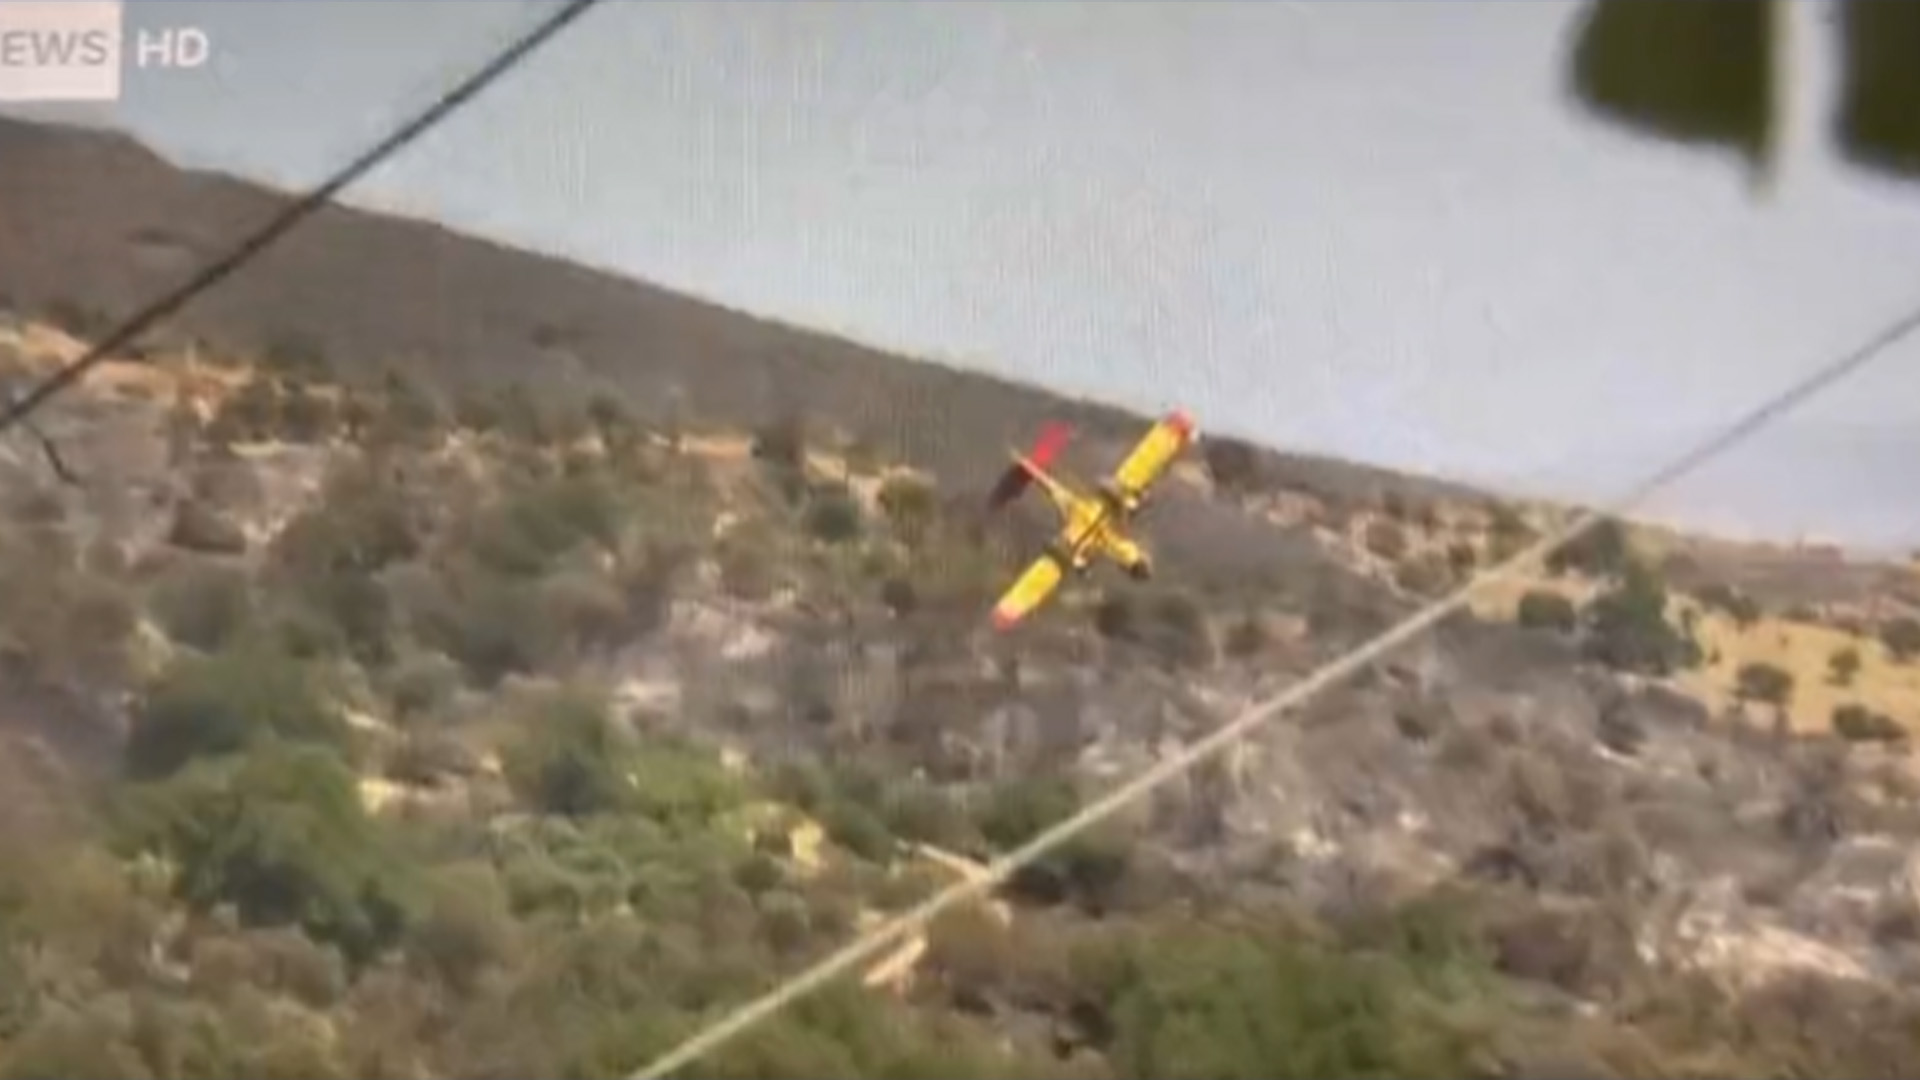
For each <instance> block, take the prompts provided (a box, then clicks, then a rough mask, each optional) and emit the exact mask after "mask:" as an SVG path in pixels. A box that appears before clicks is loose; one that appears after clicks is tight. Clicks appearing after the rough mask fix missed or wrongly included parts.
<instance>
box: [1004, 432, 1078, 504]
mask: <svg viewBox="0 0 1920 1080" xmlns="http://www.w3.org/2000/svg"><path fill="white" fill-rule="evenodd" d="M1072 439H1073V427H1072V425H1070V424H1066V423H1062V422H1060V421H1058V420H1056V421H1053V422H1052V423H1049V424H1047V425H1046V426H1045V427H1043V428H1041V429H1040V434H1039V435H1038V436H1036V437H1035V438H1034V440H1033V445H1032V446H1031V447H1029V448H1028V449H1027V454H1026V457H1027V460H1028V461H1031V462H1033V464H1034V465H1035V466H1036V467H1038V468H1042V469H1044V468H1046V467H1047V466H1048V465H1050V464H1052V463H1053V459H1054V458H1057V457H1059V456H1060V451H1061V450H1062V449H1064V448H1065V447H1066V445H1067V443H1068V442H1069V441H1071V440H1072ZM1032 482H1033V474H1031V473H1029V472H1028V471H1027V468H1026V466H1025V465H1022V464H1021V463H1020V462H1017V461H1016V462H1014V463H1013V464H1012V465H1009V466H1008V467H1007V471H1006V472H1003V473H1001V474H1000V479H999V480H998V481H997V482H995V483H994V485H993V491H992V492H991V493H990V494H988V496H987V508H988V509H990V510H998V509H1000V508H1001V507H1003V506H1005V505H1007V504H1008V503H1010V502H1012V501H1013V500H1015V499H1017V498H1019V497H1020V493H1021V492H1023V491H1025V490H1027V485H1028V484H1031V483H1032Z"/></svg>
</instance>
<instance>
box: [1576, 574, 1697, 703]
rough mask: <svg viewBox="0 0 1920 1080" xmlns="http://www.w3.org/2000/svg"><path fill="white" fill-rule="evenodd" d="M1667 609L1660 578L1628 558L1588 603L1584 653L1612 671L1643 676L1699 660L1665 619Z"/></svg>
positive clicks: (1692, 649)
mask: <svg viewBox="0 0 1920 1080" xmlns="http://www.w3.org/2000/svg"><path fill="white" fill-rule="evenodd" d="M1666 607H1667V590H1666V587H1665V586H1664V585H1662V584H1661V582H1660V579H1659V578H1658V577H1656V576H1655V575H1654V573H1653V571H1651V570H1650V569H1648V568H1647V567H1645V566H1643V565H1641V564H1639V563H1637V562H1631V561H1630V562H1629V563H1628V564H1627V566H1626V568H1625V570H1624V572H1623V574H1622V577H1621V580H1620V582H1619V583H1618V584H1617V585H1615V586H1614V587H1613V588H1612V589H1609V590H1608V591H1606V592H1604V593H1601V594H1600V595H1598V596H1596V597H1594V598H1593V600H1592V602H1591V603H1589V604H1588V605H1587V610H1586V612H1585V616H1586V618H1585V621H1586V624H1587V639H1586V649H1587V653H1588V655H1589V656H1591V657H1592V658H1593V659H1595V660H1597V661H1599V662H1600V663H1603V664H1605V665H1607V666H1608V667H1611V668H1614V669H1616V670H1619V671H1631V672H1638V673H1641V674H1648V675H1669V674H1672V673H1673V672H1674V671H1675V670H1677V669H1679V668H1682V667H1687V666H1691V665H1693V664H1696V663H1698V662H1699V655H1698V653H1699V649H1698V647H1697V646H1696V645H1694V643H1693V642H1691V641H1689V640H1688V639H1687V638H1686V637H1685V636H1684V635H1683V634H1681V633H1680V632H1679V631H1678V630H1677V629H1675V628H1674V626H1673V625H1672V624H1671V623H1669V622H1667V618H1666Z"/></svg>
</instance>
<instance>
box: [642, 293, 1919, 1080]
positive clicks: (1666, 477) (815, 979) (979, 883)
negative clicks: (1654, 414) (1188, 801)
mask: <svg viewBox="0 0 1920 1080" xmlns="http://www.w3.org/2000/svg"><path fill="white" fill-rule="evenodd" d="M1916 330H1920V308H1916V309H1915V310H1913V311H1910V312H1909V313H1907V314H1906V315H1904V316H1902V317H1901V318H1899V319H1896V320H1894V321H1893V322H1892V323H1890V324H1888V325H1887V326H1886V327H1885V328H1884V329H1882V330H1881V331H1880V332H1879V333H1877V334H1875V335H1873V336H1872V337H1871V338H1869V339H1867V340H1866V341H1865V342H1863V343H1862V344H1860V345H1858V346H1856V347H1855V348H1854V349H1852V350H1850V351H1849V352H1847V353H1846V354H1845V355H1843V356H1841V357H1840V358H1838V359H1837V360H1835V361H1833V362H1832V363H1829V364H1827V365H1825V366H1823V367H1821V368H1820V369H1818V370H1816V371H1814V372H1813V373H1812V374H1810V375H1808V376H1806V377H1805V378H1802V379H1801V380H1799V381H1798V382H1796V383H1794V384H1792V385H1791V386H1788V387H1787V388H1786V389H1784V390H1782V391H1780V392H1779V393H1778V394H1776V395H1774V396H1773V397H1772V398H1770V399H1768V400H1766V401H1765V402H1763V403H1761V404H1760V405H1758V406H1756V407H1755V408H1753V409H1751V410H1749V411H1748V412H1747V413H1745V414H1743V415H1742V416H1741V417H1740V418H1739V419H1738V420H1735V421H1734V422H1732V423H1731V424H1729V425H1727V426H1726V427H1725V428H1724V429H1722V430H1721V431H1720V432H1719V433H1718V434H1715V435H1713V436H1712V437H1711V438H1708V439H1706V440H1705V441H1703V442H1701V443H1700V444H1699V445H1698V446H1696V447H1694V448H1693V449H1692V450H1689V451H1688V452H1686V453H1685V454H1683V455H1681V456H1680V457H1679V458H1677V459H1676V460H1674V461H1673V462H1672V463H1671V464H1669V465H1667V466H1665V467H1664V468H1661V469H1659V470H1658V471H1656V472H1654V473H1653V474H1652V475H1651V476H1649V477H1647V478H1646V479H1645V480H1642V481H1641V482H1640V483H1639V484H1637V485H1635V486H1634V487H1633V488H1631V489H1629V490H1628V491H1627V493H1626V494H1624V495H1622V496H1621V497H1619V498H1618V499H1616V500H1614V502H1613V503H1612V504H1611V505H1609V506H1607V507H1605V508H1604V509H1600V510H1587V511H1583V512H1581V513H1580V514H1578V515H1576V516H1575V517H1574V519H1573V520H1572V521H1570V522H1568V523H1567V524H1566V525H1564V526H1562V527H1561V528H1560V529H1559V530H1558V531H1556V532H1553V533H1549V534H1548V535H1547V536H1546V537H1545V538H1544V539H1541V540H1539V541H1536V542H1535V543H1534V544H1532V545H1531V546H1529V547H1528V548H1526V549H1525V550H1523V551H1521V552H1520V553H1519V554H1517V555H1514V556H1513V557H1511V558H1509V559H1507V560H1506V561H1504V562H1502V563H1500V564H1498V565H1496V566H1494V567H1492V568H1490V569H1488V570H1484V571H1482V572H1481V573H1479V574H1477V575H1475V576H1474V577H1473V578H1472V579H1470V580H1469V581H1468V582H1467V583H1466V584H1464V585H1462V586H1461V587H1460V588H1458V589H1456V590H1454V591H1453V592H1451V593H1449V594H1448V595H1446V596H1444V597H1442V598H1440V599H1438V600H1435V601H1434V602H1433V603H1431V604H1429V605H1427V606H1426V607H1424V608H1422V609H1420V610H1419V611H1416V612H1415V613H1413V614H1412V615H1410V616H1408V617H1407V618H1406V619H1405V620H1404V621H1402V622H1400V623H1399V624H1397V625H1395V626H1393V627H1392V628H1390V629H1388V630H1387V631H1385V632H1384V633H1382V634H1380V635H1379V636H1378V637H1375V638H1373V639H1372V640H1370V641H1368V642H1366V643H1364V644H1362V645H1360V646H1358V647H1356V648H1355V649H1353V650H1352V651H1351V652H1348V653H1346V654H1345V655H1343V656H1340V657H1338V658H1336V659H1334V660H1332V661H1330V662H1328V663H1327V664H1326V665H1324V666H1322V667H1320V668H1318V669H1316V670H1315V671H1313V672H1312V673H1310V674H1308V675H1307V676H1306V677H1305V678H1303V679H1301V680H1300V681H1299V682H1296V683H1293V684H1291V685H1290V686H1288V687H1287V688H1286V689H1285V690H1283V691H1281V692H1280V693H1279V694H1277V695H1275V696H1274V697H1272V698H1269V699H1268V700H1266V701H1264V702H1261V703H1259V704H1256V705H1253V706H1250V707H1249V708H1248V709H1247V710H1246V711H1245V712H1242V713H1241V714H1240V715H1239V716H1237V717H1235V718H1234V719H1233V720H1231V721H1228V722H1227V723H1225V724H1223V725H1221V726H1220V727H1218V728H1216V729H1214V730H1213V731H1212V732H1210V733H1208V734H1207V735H1205V736H1202V737H1201V738H1199V739H1196V740H1194V741H1193V742H1191V743H1188V744H1187V745H1186V746H1184V747H1182V748H1181V749H1180V751H1179V752H1178V753H1176V754H1174V755H1172V756H1170V757H1168V758H1166V759H1165V760H1163V761H1161V762H1159V763H1158V764H1155V765H1154V766H1152V767H1151V768H1148V769H1146V770H1145V771H1143V772H1141V773H1140V774H1139V775H1138V776H1136V777H1134V778H1133V779H1132V780H1129V781H1127V782H1126V783H1124V784H1121V785H1120V786H1118V787H1116V788H1114V789H1113V790H1112V791H1110V792H1108V793H1107V794H1106V795H1103V796H1101V797H1100V798H1099V799H1098V800H1096V801H1095V802H1092V803H1089V804H1088V805H1087V806H1085V807H1084V808H1082V809H1081V810H1080V812H1079V813H1077V814H1074V815H1073V816H1072V817H1070V818H1067V819H1066V820H1065V821H1062V822H1060V823H1058V824H1056V825H1054V826H1053V827H1051V828H1049V829H1047V830H1046V831H1044V832H1042V833H1041V834H1040V835H1038V836H1036V837H1034V838H1033V839H1032V840H1029V841H1027V842H1026V843H1025V844H1023V845H1021V846H1020V847H1018V848H1016V849H1014V850H1013V851H1011V852H1009V853H1007V854H1005V855H1002V856H1000V857H999V858H997V859H995V860H994V861H993V862H992V863H990V864H988V866H987V868H986V872H985V873H982V874H979V875H977V876H974V877H970V878H967V879H965V880H962V881H959V882H957V883H955V884H953V885H950V886H948V887H947V888H945V889H943V890H941V891H940V892H938V893H936V894H934V895H933V896H932V897H930V898H928V899H927V900H925V901H923V902H921V903H920V904H918V905H917V906H915V907H913V908H912V909H910V910H908V911H906V912H904V913H902V914H900V915H897V916H895V917H894V918H892V919H889V920H887V921H886V922H883V923H881V924H879V925H878V926H875V927H874V928H873V929H872V930H869V931H868V932H867V933H865V934H863V935H861V936H860V937H859V938H856V939H855V940H854V941H852V942H850V943H848V944H847V945H845V946H844V947H842V948H841V949H839V950H838V951H836V952H834V953H832V954H830V955H829V956H827V957H826V958H825V959H823V960H821V961H820V962H818V963H816V964H814V965H813V966H812V967H809V968H807V969H806V970H805V971H802V972H800V973H799V974H798V975H795V976H794V977H793V978H791V979H788V980H786V981H784V982H782V983H781V984H780V985H778V986H776V987H774V988H773V989H772V990H769V991H768V992H767V993H765V994H763V995H761V996H760V997H758V998H755V999H753V1000H751V1001H748V1002H746V1003H744V1004H742V1005H740V1006H738V1007H737V1008H735V1009H734V1010H732V1011H730V1012H728V1013H726V1014H724V1015H723V1016H722V1017H721V1018H720V1019H719V1020H718V1021H716V1022H715V1023H713V1024H711V1025H709V1026H708V1027H706V1028H703V1029H701V1030H700V1031H699V1032H697V1033H695V1034H694V1035H693V1036H691V1037H689V1038H688V1039H686V1040H685V1041H684V1042H682V1043H680V1044H679V1045H678V1046H676V1047H674V1048H673V1049H672V1050H669V1051H668V1052H667V1053H665V1054H663V1055H661V1056H660V1057H658V1058H656V1059H655V1060H654V1061H653V1062H651V1063H650V1064H648V1065H646V1066H645V1067H643V1068H641V1069H640V1070H639V1071H638V1072H635V1073H634V1074H633V1075H632V1077H631V1080H659V1078H663V1077H666V1076H668V1075H670V1074H672V1073H673V1072H674V1071H675V1070H677V1069H680V1068H682V1067H684V1066H686V1065H689V1064H692V1063H693V1062H695V1061H697V1060H699V1059H700V1058H702V1057H704V1056H706V1055H707V1054H708V1053H710V1052H712V1051H713V1050H715V1049H717V1048H719V1047H720V1046H722V1045H724V1044H726V1043H728V1042H731V1041H732V1040H733V1039H735V1038H737V1037H738V1036H740V1035H741V1034H743V1033H744V1032H746V1031H747V1030H748V1029H750V1028H752V1027H754V1026H756V1025H758V1024H760V1023H761V1022H763V1021H765V1020H767V1019H768V1018H769V1017H771V1016H773V1015H774V1014H775V1013H777V1012H779V1011H780V1010H781V1009H783V1008H785V1007H786V1006H788V1005H790V1004H792V1003H793V1002H795V1001H797V1000H799V999H800V998H802V997H804V996H806V995H807V994H810V993H812V992H813V991H815V990H818V989H819V988H820V987H821V986H823V985H825V984H826V983H827V982H828V981H829V980H831V979H833V978H835V977H836V976H838V975H840V974H842V973H844V972H846V971H847V970H848V969H850V968H852V967H853V966H854V965H856V964H858V963H860V962H861V961H863V960H866V959H868V958H870V957H871V956H873V955H874V954H875V953H877V952H879V951H880V950H881V949H884V948H886V947H888V946H890V945H892V944H893V943H894V942H896V941H898V940H900V939H902V938H904V937H906V936H907V935H908V934H911V933H913V932H915V931H916V930H918V929H919V928H921V927H923V926H925V925H926V924H927V923H928V922H929V921H931V920H932V919H934V918H935V917H936V916H938V915H940V914H941V913H943V912H945V911H947V910H948V909H949V908H952V907H953V906H955V905H956V904H959V903H961V902H963V901H966V900H969V899H972V898H973V897H976V896H979V895H981V894H983V893H986V892H987V891H989V890H991V889H992V888H994V887H995V886H996V885H998V884H1000V883H1002V882H1004V881H1006V880H1007V879H1008V878H1009V877H1011V876H1012V875H1013V874H1014V873H1015V872H1017V871H1019V870H1020V869H1022V868H1024V867H1026V866H1028V865H1030V864H1032V863H1033V862H1034V861H1035V860H1037V859H1039V858H1041V857H1042V856H1045V855H1047V854H1049V853H1051V852H1052V851H1053V850H1054V849H1056V848H1058V847H1059V846H1060V845H1062V844H1064V843H1066V842H1067V841H1069V840H1072V839H1074V838H1075V837H1077V836H1079V835H1080V834H1081V833H1083V832H1085V831H1086V830H1087V829H1089V828H1092V827H1093V826H1095V825H1098V824H1099V823H1101V822H1102V821H1104V820H1106V819H1107V818H1109V817H1111V816H1113V814H1115V813H1116V812H1118V811H1120V810H1121V809H1123V808H1125V807H1126V806H1128V805H1129V804H1131V803H1133V802H1134V801H1136V800H1138V799H1140V798H1141V797H1143V796H1145V795H1148V794H1151V793H1152V792H1153V791H1154V790H1155V789H1157V788H1159V787H1160V786H1161V785H1163V784H1166V783H1167V782H1168V781H1171V780H1174V779H1177V778H1179V777H1180V776H1181V775H1182V774H1184V773H1186V772H1187V771H1188V770H1190V769H1192V768H1193V767H1194V766H1195V765H1197V764H1199V763H1200V762H1202V761H1204V760H1205V759H1207V758H1209V757H1211V756H1213V755H1214V754H1216V753H1219V752H1220V751H1221V750H1223V749H1225V748H1226V747H1228V746H1229V745H1231V744H1233V743H1234V742H1236V741H1238V740H1239V739H1240V738H1242V737H1243V736H1245V735H1247V734H1248V733H1250V732H1251V731H1253V729H1254V728H1256V727H1259V726H1260V725H1262V724H1264V723H1266V722H1267V721H1269V720H1271V719H1273V718H1274V717H1276V716H1278V715H1280V714H1281V713H1283V712H1285V711H1287V710H1289V709H1292V708H1296V707H1298V706H1299V705H1301V704H1303V703H1304V702H1306V701H1308V700H1309V699H1311V698H1313V697H1315V696H1316V695H1318V694H1319V693H1320V692H1321V691H1323V690H1326V689H1328V688H1329V687H1332V686H1335V685H1337V684H1338V683H1340V682H1342V681H1343V680H1345V679H1347V678H1350V677H1352V676H1353V675H1354V674H1356V673H1358V672H1359V671H1361V670H1362V669H1363V668H1365V667H1367V666H1368V665H1370V664H1372V663H1373V662H1375V661H1376V660H1378V659H1380V658H1381V657H1382V656H1385V655H1387V654H1389V653H1391V652H1393V651H1394V650H1396V649H1398V648H1400V647H1401V646H1403V645H1405V644H1407V643H1408V642H1409V641H1412V640H1413V639H1414V638H1416V637H1418V636H1419V635H1421V634H1422V633H1424V632H1426V631H1427V630H1428V629H1429V628H1431V627H1433V626H1434V625H1435V624H1436V623H1439V622H1440V621H1441V620H1443V619H1445V618H1447V617H1448V616H1449V615H1452V614H1453V613H1455V612H1456V611H1459V610H1460V609H1462V608H1463V607H1465V606H1466V603H1467V600H1468V599H1469V598H1471V597H1472V596H1473V595H1474V594H1475V593H1476V592H1478V591H1479V590H1480V589H1481V588H1483V587H1484V586H1486V585H1487V584H1489V583H1490V582H1492V581H1495V580H1497V579H1500V578H1503V577H1506V576H1507V575H1509V574H1512V573H1513V572H1514V571H1516V570H1519V569H1521V568H1522V567H1525V566H1529V565H1531V564H1533V563H1535V562H1537V561H1539V560H1543V559H1545V558H1546V557H1547V556H1548V555H1550V554H1552V553H1553V552H1554V551H1556V550H1558V549H1559V548H1560V547H1561V546H1563V545H1565V544H1567V543H1569V542H1571V541H1573V540H1575V539H1578V538H1579V537H1580V536H1582V535H1584V534H1585V533H1586V532H1587V530H1589V529H1591V528H1593V527H1594V526H1595V525H1598V524H1599V523H1600V522H1601V521H1603V520H1605V519H1606V518H1608V517H1610V516H1615V515H1623V514H1625V513H1626V512H1627V511H1629V510H1631V509H1633V508H1634V507H1636V506H1638V505H1639V504H1640V503H1642V502H1644V501H1645V500H1646V499H1647V498H1648V497H1649V496H1651V495H1652V494H1654V493H1655V492H1656V491H1659V490H1660V489H1662V488H1664V487H1666V486H1667V485H1669V484H1671V483H1673V482H1674V481H1675V480H1678V479H1679V478H1681V477H1682V476H1685V475H1687V474H1688V473H1691V472H1693V471H1694V470H1695V469H1698V468H1699V467H1700V466H1702V465H1704V464H1706V463H1707V462H1708V461H1710V460H1712V459H1713V458H1716V457H1718V456H1720V455H1721V454H1723V453H1725V452H1726V451H1727V450H1729V449H1731V448H1732V447H1734V446H1736V445H1738V444H1739V443H1741V442H1744V441H1746V440H1747V439H1748V438H1750V437H1751V436H1752V435H1753V434H1754V433H1755V432H1757V431H1759V430H1760V429H1762V428H1764V427H1766V426H1767V425H1769V424H1771V423H1773V422H1774V421H1775V420H1777V419H1779V418H1780V417H1781V416H1784V415H1785V414H1786V413H1787V412H1789V411H1790V410H1792V409H1793V408H1795V407H1796V406H1798V405H1800V404H1801V403H1803V402H1805V401H1806V400H1807V399H1809V398H1812V397H1814V396H1815V395H1817V394H1819V393H1821V392H1822V391H1824V390H1826V389H1827V388H1828V387H1830V386H1832V385H1833V384H1835V383H1837V382H1839V381H1841V380H1842V379H1844V378H1846V377H1847V376H1849V375H1852V374H1853V373H1854V372H1856V371H1858V370H1859V369H1861V368H1863V367H1865V366H1866V365H1867V364H1868V363H1870V362H1872V361H1873V360H1875V359H1877V358H1879V357H1880V356H1881V355H1882V354H1883V353H1885V352H1886V351H1887V350H1888V349H1889V348H1891V347H1893V346H1894V345H1896V344H1898V343H1899V342H1900V341H1902V340H1903V339H1905V338H1906V337H1908V336H1909V335H1911V334H1913V333H1914V332H1915V331H1916Z"/></svg>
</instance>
